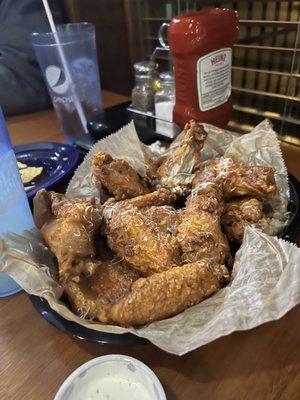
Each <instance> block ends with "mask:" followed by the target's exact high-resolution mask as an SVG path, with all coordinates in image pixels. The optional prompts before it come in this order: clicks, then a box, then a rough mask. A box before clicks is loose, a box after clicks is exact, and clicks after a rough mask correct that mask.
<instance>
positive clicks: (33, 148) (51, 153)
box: [14, 142, 79, 199]
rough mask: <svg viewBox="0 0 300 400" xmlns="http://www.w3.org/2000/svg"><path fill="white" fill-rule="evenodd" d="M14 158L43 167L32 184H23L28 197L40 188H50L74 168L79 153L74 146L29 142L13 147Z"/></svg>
mask: <svg viewBox="0 0 300 400" xmlns="http://www.w3.org/2000/svg"><path fill="white" fill-rule="evenodd" d="M14 151H15V154H16V158H17V160H18V161H19V162H22V163H24V164H26V165H28V166H30V167H43V172H42V174H41V175H40V176H38V177H37V178H35V179H34V184H32V183H28V184H24V187H25V190H26V193H27V197H28V199H32V198H33V197H34V196H35V194H36V192H37V191H39V190H40V189H42V188H45V189H51V188H53V187H54V186H55V185H57V184H58V183H59V182H60V181H61V180H62V179H64V178H66V177H68V176H69V175H70V173H71V172H72V171H74V169H75V168H76V166H77V164H78V160H79V153H78V151H77V150H76V149H75V147H73V146H70V145H67V144H61V143H52V142H39V143H30V144H24V145H20V146H16V147H15V148H14ZM31 186H32V187H31Z"/></svg>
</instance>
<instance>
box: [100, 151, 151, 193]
mask: <svg viewBox="0 0 300 400" xmlns="http://www.w3.org/2000/svg"><path fill="white" fill-rule="evenodd" d="M93 175H94V176H95V178H96V180H97V182H98V183H99V184H100V185H102V186H104V187H105V188H106V189H107V190H108V192H109V193H110V194H111V195H112V196H113V197H114V198H115V199H116V200H124V199H129V198H132V197H136V196H140V195H142V194H145V193H149V189H148V188H147V186H146V185H145V184H144V183H143V180H142V178H141V177H140V176H139V174H138V173H137V172H136V171H135V170H134V169H133V168H132V167H131V166H130V165H129V164H128V162H127V161H125V160H121V159H117V158H116V159H113V158H112V157H111V156H110V155H109V154H107V153H104V152H102V151H100V152H98V153H96V154H94V156H93Z"/></svg>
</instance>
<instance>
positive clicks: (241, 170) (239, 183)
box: [192, 157, 276, 200]
mask: <svg viewBox="0 0 300 400" xmlns="http://www.w3.org/2000/svg"><path fill="white" fill-rule="evenodd" d="M274 172H275V171H274V168H273V167H268V166H262V165H255V166H248V165H244V164H242V163H240V162H238V161H236V160H234V159H233V158H224V157H220V158H213V159H211V160H208V161H206V162H205V163H203V164H202V166H201V167H200V169H199V170H198V171H197V172H196V175H195V178H194V179H193V182H192V187H193V188H195V187H199V186H200V187H201V186H203V185H207V184H217V185H220V187H221V188H222V191H223V197H224V199H225V200H230V199H232V198H234V197H240V196H252V197H256V198H258V199H266V198H270V197H272V196H274V195H275V193H276V184H275V178H274Z"/></svg>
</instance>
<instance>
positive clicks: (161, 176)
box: [147, 121, 207, 194]
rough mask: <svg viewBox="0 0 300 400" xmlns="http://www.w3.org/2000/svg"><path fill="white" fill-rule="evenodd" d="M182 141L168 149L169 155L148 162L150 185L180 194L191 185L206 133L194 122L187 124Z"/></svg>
mask: <svg viewBox="0 0 300 400" xmlns="http://www.w3.org/2000/svg"><path fill="white" fill-rule="evenodd" d="M181 135H182V140H181V141H180V142H179V143H178V144H177V145H176V147H172V146H171V147H170V151H169V155H167V156H163V157H161V158H160V159H158V160H157V161H153V160H152V161H150V162H149V165H148V168H147V176H148V179H149V181H150V182H151V183H152V185H156V187H165V188H168V189H170V190H172V191H174V192H176V193H179V194H182V193H184V192H185V191H186V189H187V186H188V185H189V184H190V183H191V182H190V179H191V174H192V173H193V172H194V170H195V168H196V167H197V166H198V165H199V163H200V156H201V155H200V153H201V150H202V147H203V144H204V141H205V139H206V136H207V133H206V131H205V130H204V128H203V126H202V125H200V124H198V123H197V122H195V121H190V122H188V123H187V124H186V125H185V127H184V131H183V132H182V133H181Z"/></svg>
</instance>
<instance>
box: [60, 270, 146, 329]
mask: <svg viewBox="0 0 300 400" xmlns="http://www.w3.org/2000/svg"><path fill="white" fill-rule="evenodd" d="M138 278H139V275H138V274H137V273H136V272H135V271H133V270H132V269H131V268H129V267H128V266H126V265H122V264H121V263H120V262H119V263H112V262H105V263H104V262H99V263H98V265H97V267H96V268H95V273H94V274H93V275H92V276H90V277H85V276H80V279H79V280H78V282H76V281H73V280H69V281H68V282H66V284H65V286H64V290H65V292H66V294H67V296H68V299H69V302H70V304H71V307H72V310H73V311H74V312H75V314H77V315H79V316H81V317H84V318H95V317H97V318H98V319H99V321H100V322H104V323H105V322H107V321H108V317H107V316H108V312H109V310H110V308H111V307H112V305H113V304H114V303H116V302H117V301H119V300H120V299H121V298H122V297H123V296H125V295H126V294H127V293H128V292H129V290H130V288H131V286H132V284H133V282H135V281H136V280H137V279H138Z"/></svg>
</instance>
